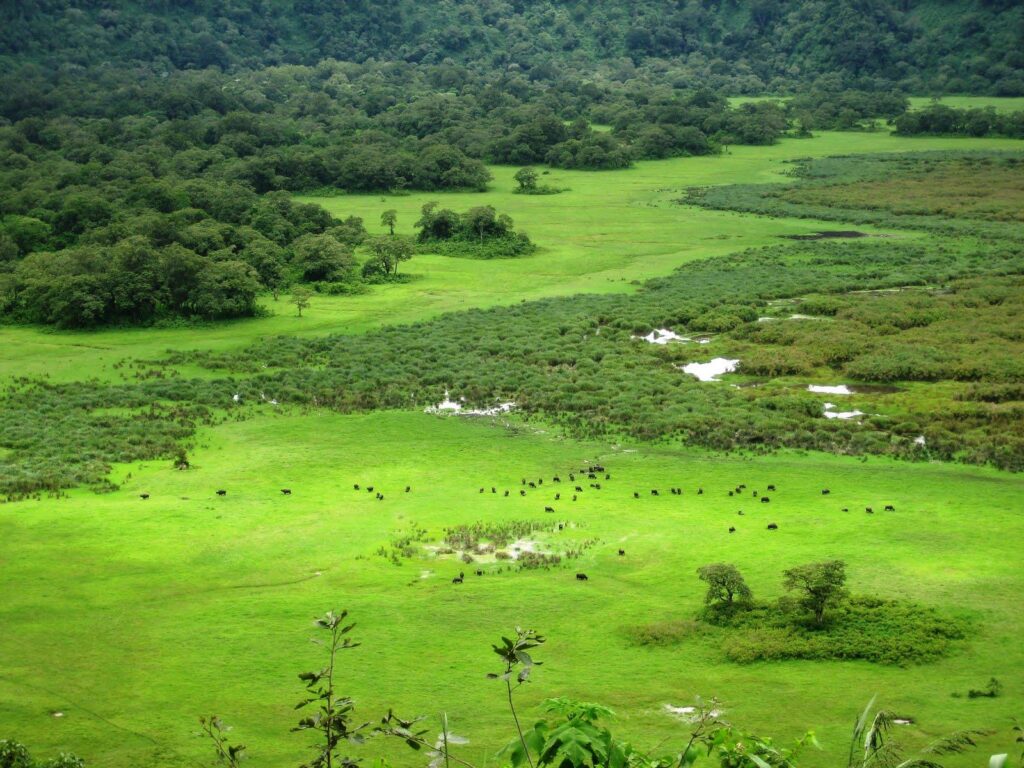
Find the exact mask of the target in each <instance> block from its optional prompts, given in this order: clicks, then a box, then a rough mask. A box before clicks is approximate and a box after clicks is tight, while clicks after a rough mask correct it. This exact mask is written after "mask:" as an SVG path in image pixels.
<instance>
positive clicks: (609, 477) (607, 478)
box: [604, 472, 612, 480]
mask: <svg viewBox="0 0 1024 768" xmlns="http://www.w3.org/2000/svg"><path fill="white" fill-rule="evenodd" d="M604 479H605V480H611V479H612V474H611V472H605V473H604Z"/></svg>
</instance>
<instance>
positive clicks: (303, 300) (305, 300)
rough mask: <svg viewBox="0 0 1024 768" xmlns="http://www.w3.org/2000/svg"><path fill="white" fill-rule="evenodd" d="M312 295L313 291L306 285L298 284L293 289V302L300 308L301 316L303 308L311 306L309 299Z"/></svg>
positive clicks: (300, 315)
mask: <svg viewBox="0 0 1024 768" xmlns="http://www.w3.org/2000/svg"><path fill="white" fill-rule="evenodd" d="M312 297H313V292H312V291H311V290H309V288H307V287H306V286H304V285H298V286H296V287H295V288H293V289H292V303H294V304H295V308H296V309H297V310H299V317H302V310H304V309H305V308H306V307H308V306H309V300H310V299H311V298H312Z"/></svg>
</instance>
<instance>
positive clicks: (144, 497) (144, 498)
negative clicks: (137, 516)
mask: <svg viewBox="0 0 1024 768" xmlns="http://www.w3.org/2000/svg"><path fill="white" fill-rule="evenodd" d="M139 498H140V499H142V500H143V501H145V500H146V499H148V498H149V494H148V493H140V494H139Z"/></svg>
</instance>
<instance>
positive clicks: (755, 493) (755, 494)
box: [753, 491, 757, 499]
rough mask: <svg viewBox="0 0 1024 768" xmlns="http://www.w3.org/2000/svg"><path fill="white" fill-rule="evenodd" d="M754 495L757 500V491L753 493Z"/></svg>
mask: <svg viewBox="0 0 1024 768" xmlns="http://www.w3.org/2000/svg"><path fill="white" fill-rule="evenodd" d="M753 494H754V498H755V499H756V498H757V491H753Z"/></svg>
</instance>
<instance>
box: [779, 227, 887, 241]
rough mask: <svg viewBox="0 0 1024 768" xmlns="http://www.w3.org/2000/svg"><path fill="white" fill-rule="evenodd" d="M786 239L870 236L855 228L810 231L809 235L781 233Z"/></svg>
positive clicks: (835, 238)
mask: <svg viewBox="0 0 1024 768" xmlns="http://www.w3.org/2000/svg"><path fill="white" fill-rule="evenodd" d="M783 237H784V238H786V239H787V240H847V239H851V238H855V237H871V235H869V234H868V233H867V232H858V231H857V230H855V229H827V230H825V231H824V232H812V233H811V234H809V235H783Z"/></svg>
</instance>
